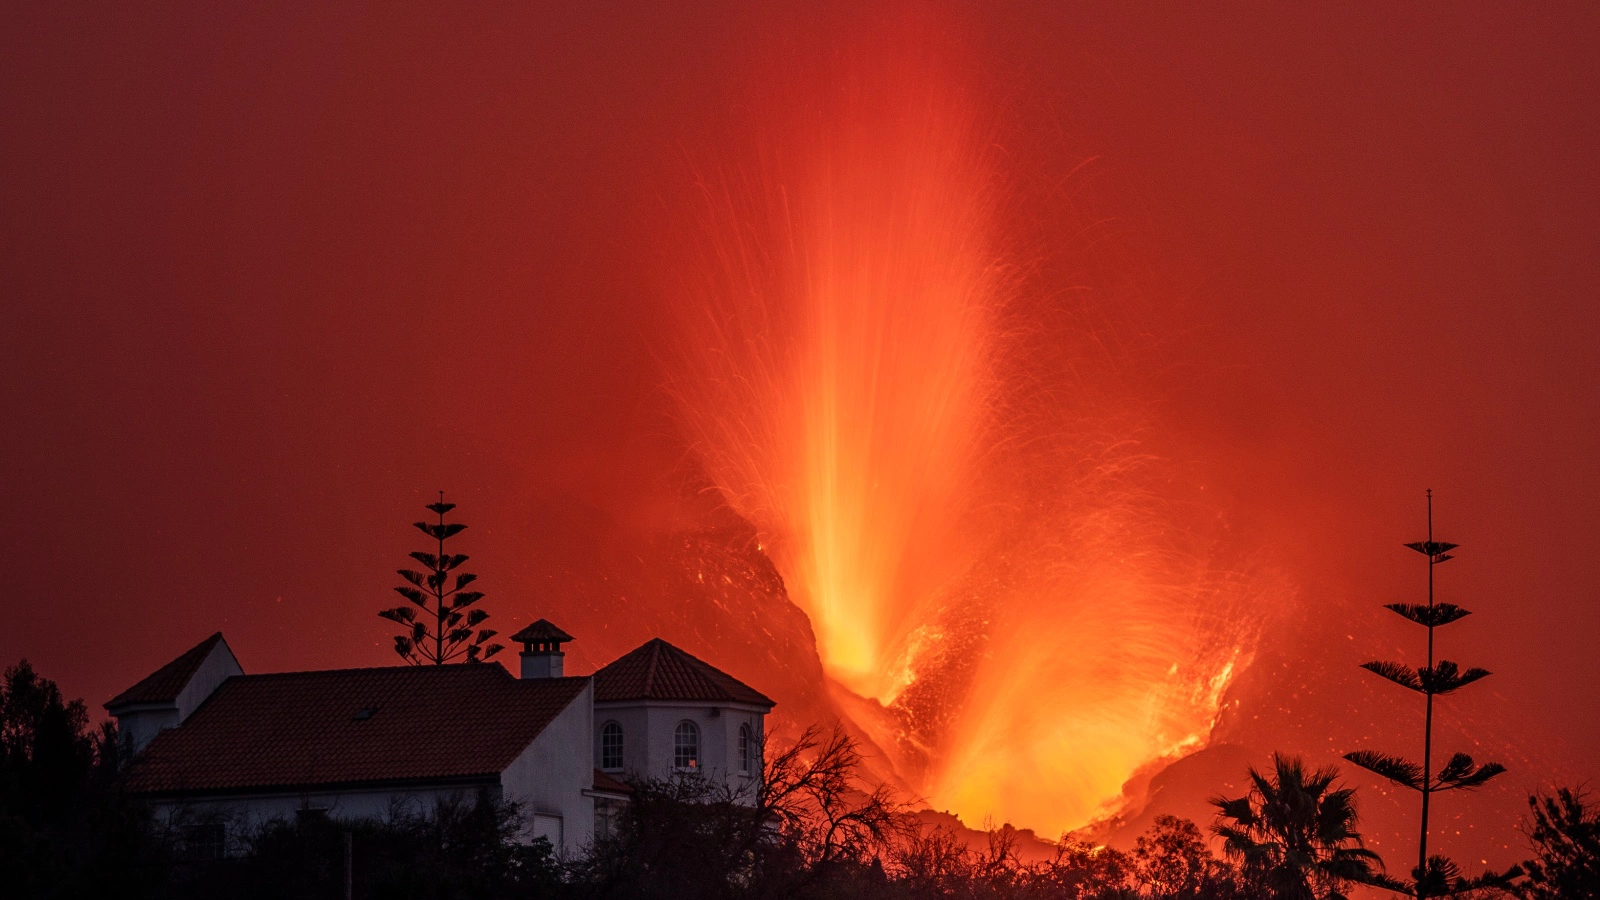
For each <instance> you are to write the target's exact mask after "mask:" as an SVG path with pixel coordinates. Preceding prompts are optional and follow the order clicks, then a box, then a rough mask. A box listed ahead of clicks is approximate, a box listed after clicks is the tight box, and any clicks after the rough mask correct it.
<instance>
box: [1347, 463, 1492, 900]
mask: <svg viewBox="0 0 1600 900" xmlns="http://www.w3.org/2000/svg"><path fill="white" fill-rule="evenodd" d="M1406 546H1407V547H1410V548H1411V549H1412V550H1415V551H1417V552H1418V553H1421V554H1422V555H1424V556H1426V557H1427V558H1428V603H1427V605H1426V606H1424V605H1422V604H1416V603H1390V604H1387V605H1386V606H1385V607H1384V608H1385V609H1389V610H1393V611H1394V612H1395V613H1397V614H1399V615H1400V616H1402V617H1404V618H1406V619H1408V620H1410V621H1412V622H1415V623H1417V624H1418V625H1421V626H1422V627H1424V628H1426V629H1428V664H1427V666H1425V667H1424V668H1421V669H1413V668H1411V667H1410V666H1407V665H1405V664H1404V663H1397V662H1369V663H1363V664H1362V666H1361V668H1363V669H1366V670H1367V671H1369V672H1372V673H1373V674H1375V675H1378V676H1379V677H1382V678H1386V679H1388V680H1389V681H1392V682H1394V683H1395V684H1398V685H1400V686H1401V687H1403V688H1405V689H1407V690H1411V691H1416V692H1417V693H1419V694H1422V695H1423V697H1424V698H1426V699H1425V702H1424V708H1425V710H1426V711H1425V713H1424V715H1423V725H1422V762H1421V763H1416V762H1413V761H1411V760H1408V759H1406V758H1404V757H1401V756H1394V755H1390V754H1386V753H1379V752H1377V751H1375V750H1358V751H1356V752H1354V753H1346V754H1345V756H1344V758H1345V759H1347V760H1349V761H1350V762H1352V763H1355V764H1356V765H1358V766H1360V767H1362V768H1363V769H1367V770H1369V771H1372V772H1374V773H1376V774H1378V775H1381V776H1383V777H1384V778H1387V779H1389V780H1390V781H1392V782H1394V783H1395V784H1398V785H1401V786H1402V787H1407V788H1410V789H1411V790H1414V791H1416V792H1418V793H1419V794H1420V795H1421V796H1422V827H1421V836H1420V837H1419V838H1418V840H1417V867H1416V868H1415V869H1413V870H1412V871H1411V880H1410V881H1401V880H1398V879H1391V878H1387V877H1380V878H1378V879H1375V880H1374V881H1373V883H1374V884H1378V885H1380V886H1382V887H1386V888H1389V889H1390V890H1394V891H1399V892H1400V893H1403V894H1408V895H1410V896H1413V897H1418V898H1424V897H1446V896H1450V895H1452V894H1458V893H1462V892H1464V891H1470V890H1476V889H1478V888H1482V887H1488V886H1500V885H1504V884H1505V883H1506V882H1507V881H1508V880H1509V879H1510V878H1512V877H1513V876H1515V875H1516V874H1519V872H1518V870H1516V869H1513V870H1511V871H1509V872H1504V873H1495V872H1487V873H1484V874H1483V875H1479V876H1477V877H1475V878H1466V877H1463V876H1462V874H1461V869H1460V867H1459V866H1457V865H1456V864H1455V862H1453V861H1452V860H1451V859H1450V858H1449V857H1446V856H1443V855H1438V854H1435V855H1433V856H1429V855H1428V812H1429V805H1430V801H1431V800H1432V799H1433V795H1434V794H1437V793H1442V792H1446V791H1460V790H1471V789H1472V788H1476V787H1479V786H1480V785H1482V784H1483V783H1484V782H1487V781H1488V780H1489V779H1491V778H1493V777H1495V776H1496V775H1499V774H1500V773H1501V772H1504V771H1505V770H1506V768H1505V766H1502V765H1500V764H1499V763H1492V762H1491V763H1476V762H1474V761H1473V759H1472V757H1471V756H1468V755H1467V754H1465V753H1456V754H1452V755H1451V757H1450V758H1449V759H1448V760H1446V761H1445V764H1444V765H1443V766H1441V767H1440V768H1439V770H1438V771H1437V772H1435V771H1434V768H1433V698H1435V697H1440V696H1443V695H1445V694H1449V693H1452V692H1454V691H1457V690H1459V689H1461V688H1463V687H1466V686H1467V685H1469V684H1471V683H1473V682H1475V681H1477V680H1479V679H1481V678H1484V677H1486V676H1487V675H1488V674H1489V672H1488V670H1486V669H1477V668H1470V669H1465V670H1463V669H1462V668H1461V667H1460V666H1458V665H1457V664H1456V663H1453V662H1451V661H1450V660H1447V659H1441V660H1439V661H1437V662H1435V661H1434V638H1433V632H1434V629H1436V628H1438V627H1440V626H1442V625H1448V624H1450V623H1451V622H1455V621H1457V620H1459V619H1461V618H1463V617H1465V616H1467V615H1468V611H1467V610H1465V609H1462V608H1461V607H1459V606H1457V605H1455V604H1454V603H1437V602H1435V601H1434V592H1433V567H1434V566H1437V565H1439V564H1440V563H1443V562H1445V561H1447V560H1449V559H1452V558H1453V557H1452V556H1451V554H1450V551H1451V550H1454V549H1456V548H1457V547H1458V546H1460V545H1459V544H1452V543H1448V542H1446V541H1436V540H1434V539H1433V491H1431V490H1430V491H1428V539H1427V540H1425V541H1417V542H1415V543H1411V544H1406Z"/></svg>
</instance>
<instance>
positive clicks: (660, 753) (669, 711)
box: [591, 701, 765, 790]
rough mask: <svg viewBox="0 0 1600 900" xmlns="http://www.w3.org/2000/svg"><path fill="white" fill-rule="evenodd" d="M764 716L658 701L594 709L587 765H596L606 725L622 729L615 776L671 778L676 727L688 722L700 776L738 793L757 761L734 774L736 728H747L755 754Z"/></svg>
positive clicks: (751, 710)
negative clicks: (696, 738) (696, 739)
mask: <svg viewBox="0 0 1600 900" xmlns="http://www.w3.org/2000/svg"><path fill="white" fill-rule="evenodd" d="M764 719H765V711H764V710H762V709H761V707H756V706H743V705H739V706H709V705H707V704H704V703H665V702H661V701H649V702H630V703H601V704H595V711H594V730H593V731H592V732H591V733H592V734H593V748H594V750H593V753H594V756H593V761H594V765H595V766H596V767H598V766H599V765H600V728H601V727H602V726H604V725H605V723H606V722H616V723H617V724H619V725H621V726H622V762H623V770H622V772H621V773H620V774H621V775H624V776H628V777H636V778H660V779H665V778H670V777H672V775H673V774H675V773H674V770H673V767H672V763H673V747H674V744H673V736H674V734H675V733H676V732H677V729H678V723H680V722H683V721H690V722H693V723H694V724H695V725H696V726H698V727H699V729H700V774H701V775H702V776H704V777H706V778H715V779H720V780H723V781H725V782H726V783H727V784H728V785H729V787H731V788H734V789H735V790H740V789H743V788H745V787H747V786H748V785H749V784H750V782H751V781H752V780H753V779H754V776H755V775H756V774H759V772H760V765H761V764H760V760H759V758H754V759H752V761H751V772H750V773H748V774H747V773H743V772H739V771H738V761H739V726H740V725H748V726H749V727H750V730H751V737H752V739H753V740H754V741H755V746H756V748H757V752H759V746H760V742H761V736H762V723H763V721H764Z"/></svg>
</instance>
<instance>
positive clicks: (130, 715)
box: [116, 641, 244, 753]
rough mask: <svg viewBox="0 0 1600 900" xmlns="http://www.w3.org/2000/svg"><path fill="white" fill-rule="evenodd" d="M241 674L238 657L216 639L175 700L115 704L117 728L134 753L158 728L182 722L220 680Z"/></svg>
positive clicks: (174, 725) (140, 748) (225, 642)
mask: <svg viewBox="0 0 1600 900" xmlns="http://www.w3.org/2000/svg"><path fill="white" fill-rule="evenodd" d="M243 674H244V670H243V669H241V668H240V667H239V661H238V660H237V659H235V658H234V656H233V651H231V650H229V649H228V642H227V641H218V642H217V644H216V646H214V647H212V648H211V652H210V653H208V654H206V658H205V659H204V660H202V661H201V663H200V666H199V668H197V669H195V673H194V675H193V676H191V677H190V678H189V683H188V684H186V685H184V686H183V690H181V691H179V692H178V696H177V698H176V699H175V700H173V701H172V702H171V703H149V704H140V705H138V706H125V707H119V708H118V709H117V712H116V720H117V729H118V730H119V731H120V732H122V734H123V740H125V741H126V742H127V744H128V748H129V749H130V750H131V751H132V752H134V753H138V752H139V751H140V750H143V749H144V748H145V745H146V744H148V743H150V741H151V739H153V738H154V737H155V736H156V735H157V734H159V733H160V732H161V730H162V729H165V728H176V727H178V726H179V725H182V724H183V722H184V720H185V719H187V718H189V716H190V715H191V714H192V713H194V711H195V710H197V709H199V708H200V704H202V703H204V702H206V698H208V697H210V696H211V694H212V692H214V691H215V690H216V689H217V688H219V687H221V686H222V683H223V682H224V681H227V680H228V679H229V678H232V677H233V676H235V675H243Z"/></svg>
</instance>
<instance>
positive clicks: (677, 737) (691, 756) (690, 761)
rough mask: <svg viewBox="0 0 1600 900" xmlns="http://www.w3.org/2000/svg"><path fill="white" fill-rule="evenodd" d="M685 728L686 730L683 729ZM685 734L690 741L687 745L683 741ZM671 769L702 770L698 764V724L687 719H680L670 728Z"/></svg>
mask: <svg viewBox="0 0 1600 900" xmlns="http://www.w3.org/2000/svg"><path fill="white" fill-rule="evenodd" d="M685 728H687V729H688V730H687V731H685ZM686 736H687V738H688V739H689V740H690V741H692V743H691V744H689V745H687V746H686V745H685V742H684V739H685V737H686ZM686 750H687V752H686ZM672 771H674V772H700V771H702V766H701V764H700V726H699V724H698V723H696V722H693V721H691V720H689V719H682V720H680V721H679V722H678V725H677V727H676V728H673V729H672Z"/></svg>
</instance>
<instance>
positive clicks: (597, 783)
mask: <svg viewBox="0 0 1600 900" xmlns="http://www.w3.org/2000/svg"><path fill="white" fill-rule="evenodd" d="M594 789H595V790H597V791H602V792H604V793H607V794H631V793H633V788H631V787H628V784H627V782H625V781H619V780H618V779H616V778H613V777H612V776H610V775H607V774H606V773H604V772H602V771H600V770H599V769H595V770H594Z"/></svg>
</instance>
